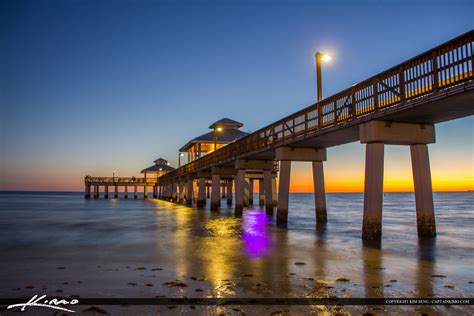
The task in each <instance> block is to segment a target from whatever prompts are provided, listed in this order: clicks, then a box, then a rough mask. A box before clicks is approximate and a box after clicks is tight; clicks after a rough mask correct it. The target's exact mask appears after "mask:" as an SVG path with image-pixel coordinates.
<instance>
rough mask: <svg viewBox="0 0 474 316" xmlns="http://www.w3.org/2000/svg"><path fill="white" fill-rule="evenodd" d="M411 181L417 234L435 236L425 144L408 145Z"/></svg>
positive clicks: (431, 192) (429, 174)
mask: <svg viewBox="0 0 474 316" xmlns="http://www.w3.org/2000/svg"><path fill="white" fill-rule="evenodd" d="M410 152H411V163H412V169H413V182H414V184H415V200H416V221H417V228H418V236H420V237H434V236H436V223H435V213H434V204H433V189H432V186H431V171H430V158H429V155H428V146H426V144H416V145H411V146H410Z"/></svg>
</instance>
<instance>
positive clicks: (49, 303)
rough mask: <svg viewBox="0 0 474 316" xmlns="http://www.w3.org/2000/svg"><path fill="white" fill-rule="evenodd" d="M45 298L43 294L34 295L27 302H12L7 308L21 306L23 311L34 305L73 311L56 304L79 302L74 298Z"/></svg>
mask: <svg viewBox="0 0 474 316" xmlns="http://www.w3.org/2000/svg"><path fill="white" fill-rule="evenodd" d="M45 298H46V295H43V296H38V295H35V296H33V297H32V298H31V299H30V300H29V301H28V302H26V303H21V304H13V305H10V306H8V307H7V309H11V308H15V307H21V311H22V312H23V311H25V309H26V308H27V307H29V306H36V307H47V308H51V309H57V310H60V311H64V312H70V313H74V311H73V310H71V309H67V308H64V307H61V306H58V305H75V304H77V303H79V301H78V300H76V299H73V300H71V301H67V300H65V299H61V300H58V299H57V298H53V299H51V300H46V299H45Z"/></svg>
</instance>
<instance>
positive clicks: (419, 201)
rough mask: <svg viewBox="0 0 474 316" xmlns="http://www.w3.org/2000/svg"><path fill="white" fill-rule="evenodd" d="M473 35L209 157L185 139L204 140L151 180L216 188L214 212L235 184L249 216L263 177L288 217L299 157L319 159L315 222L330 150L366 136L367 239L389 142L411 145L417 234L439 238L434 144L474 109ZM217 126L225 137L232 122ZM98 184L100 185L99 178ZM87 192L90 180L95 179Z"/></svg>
mask: <svg viewBox="0 0 474 316" xmlns="http://www.w3.org/2000/svg"><path fill="white" fill-rule="evenodd" d="M473 39H474V31H473V30H471V31H469V32H467V33H465V34H463V35H461V36H459V37H457V38H454V39H452V40H450V41H448V42H446V43H444V44H442V45H439V46H437V47H435V48H433V49H431V50H429V51H426V52H424V53H422V54H420V55H418V56H415V57H413V58H411V59H409V60H407V61H405V62H403V63H401V64H399V65H396V66H394V67H391V68H389V69H388V70H386V71H384V72H382V73H379V74H377V75H375V76H373V77H371V78H369V79H367V80H364V81H362V82H360V83H358V84H355V85H352V86H351V87H349V88H347V89H345V90H343V91H341V92H339V93H337V94H335V95H333V96H330V97H328V98H325V99H323V100H321V101H319V102H317V103H315V104H312V105H310V106H308V107H306V108H304V109H302V110H299V111H297V112H296V113H294V114H292V115H289V116H287V117H285V118H282V119H281V120H279V121H277V122H274V123H273V124H270V125H268V126H265V127H263V128H261V129H259V130H257V131H255V132H253V133H251V134H248V135H245V136H243V137H242V138H239V139H237V140H235V141H232V142H230V143H228V144H226V145H225V146H221V147H216V145H215V144H216V140H214V148H215V150H209V151H208V152H207V154H206V155H204V156H202V157H201V156H200V155H201V151H202V149H201V148H202V146H200V145H199V144H198V145H197V146H194V144H193V145H192V147H190V146H186V147H184V149H187V150H189V149H188V148H195V147H197V148H198V154H197V155H193V159H192V160H191V161H188V163H187V164H185V165H184V166H180V167H179V168H177V169H176V170H172V171H169V172H167V173H165V174H163V175H161V176H159V177H157V178H156V179H154V180H153V181H154V182H153V183H150V185H153V187H154V188H157V189H154V192H155V191H157V192H158V194H157V196H158V197H161V198H164V199H167V200H171V201H176V202H179V203H186V204H188V205H191V204H193V203H196V205H197V206H198V207H202V206H203V205H205V203H206V198H205V196H206V194H207V196H209V187H210V188H211V190H210V191H211V192H210V193H211V194H210V199H211V201H210V204H211V205H210V208H211V210H213V211H215V210H217V209H218V208H219V206H220V203H221V197H222V195H221V193H223V194H224V195H225V192H228V193H231V192H232V190H233V189H235V215H236V216H240V215H241V214H242V210H243V208H244V207H245V206H247V205H250V203H251V202H252V203H253V201H251V198H250V196H253V194H251V192H252V193H253V184H254V182H255V181H259V184H260V185H259V188H260V191H259V204H260V205H262V204H264V205H265V209H266V212H267V214H272V213H273V211H274V208H275V207H276V208H277V214H276V221H277V223H278V224H283V225H284V224H286V222H287V219H288V204H289V184H290V175H291V162H292V161H307V162H311V163H312V167H313V180H314V196H315V215H316V221H317V223H318V224H324V223H326V221H327V209H326V198H325V196H326V193H325V188H324V167H323V163H324V161H326V160H327V154H326V151H327V148H330V147H333V146H339V145H343V144H347V143H351V142H360V143H361V144H363V145H364V146H365V148H366V166H365V188H364V208H363V212H364V214H363V226H362V238H363V239H366V240H377V239H380V238H381V234H382V205H383V163H384V148H385V145H401V146H410V153H411V160H412V169H413V179H414V184H415V199H416V214H417V228H418V235H419V236H424V237H433V236H435V235H436V225H435V213H434V204H433V193H432V187H431V172H430V164H429V155H428V146H427V145H428V144H433V143H435V142H436V138H435V124H436V123H439V122H445V121H449V120H453V119H458V118H462V117H466V116H470V115H473V114H474V75H473V73H474V67H473V66H474V56H473V51H474V42H473ZM212 126H213V128H214V133H213V135H215V139H217V137H218V135H219V131H222V130H223V129H224V128H225V126H219V125H218V124H217V125H216V124H213V125H211V127H212ZM461 136H462V135H461ZM193 150H194V149H193ZM277 175H278V176H279V188H278V195H277V194H276V191H277V190H276V181H275V177H276V176H277ZM135 181H137V179H135ZM143 181H144V180H143ZM146 181H148V180H146ZM106 182H107V183H110V182H108V181H106ZM86 183H88V182H87V181H86ZM89 183H91V184H92V183H93V185H94V188H95V191H94V192H96V191H97V187H98V185H100V184H99V182H89ZM115 183H116V182H112V184H110V185H116V184H115ZM132 183H133V182H132ZM137 183H140V184H139V185H142V186H144V187H145V188H146V186H147V185H148V182H146V183H145V182H140V181H137ZM124 185H125V184H124ZM131 185H133V184H131ZM137 185H138V184H137ZM87 190H89V191H87ZM87 192H89V193H87ZM87 195H89V196H90V186H89V187H87V184H86V196H87ZM227 196H228V197H230V198H231V196H232V195H231V194H227ZM230 202H231V203H232V201H230Z"/></svg>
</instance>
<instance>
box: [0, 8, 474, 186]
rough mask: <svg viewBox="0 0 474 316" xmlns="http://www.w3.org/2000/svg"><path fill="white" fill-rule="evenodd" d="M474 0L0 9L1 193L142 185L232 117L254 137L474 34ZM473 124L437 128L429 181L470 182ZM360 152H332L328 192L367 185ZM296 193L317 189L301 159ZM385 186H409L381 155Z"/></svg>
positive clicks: (399, 163) (391, 158) (393, 155)
mask: <svg viewBox="0 0 474 316" xmlns="http://www.w3.org/2000/svg"><path fill="white" fill-rule="evenodd" d="M472 12H474V2H473V1H472V0H468V1H420V2H417V1H400V2H390V1H324V2H322V1H321V2H319V1H263V0H260V1H258V0H257V1H199V0H195V1H113V2H112V1H95V0H94V1H85V0H84V1H78V0H69V1H41V0H39V1H21V0H20V1H17V0H15V1H13V0H12V1H8V0H7V1H5V0H4V1H1V2H0V54H1V55H0V106H1V112H0V114H1V116H0V125H1V126H0V131H1V135H0V136H1V138H0V145H1V148H0V149H1V157H0V158H1V159H0V190H51V191H81V190H83V176H84V175H85V174H91V175H96V176H111V175H112V170H116V175H117V176H133V175H134V176H138V175H139V171H140V170H141V169H143V168H145V167H148V166H149V165H151V164H152V162H153V160H154V159H156V158H158V157H163V158H165V159H167V160H169V161H170V162H171V164H172V165H174V166H176V165H177V164H178V149H179V148H180V147H181V146H182V145H183V144H185V143H186V142H187V141H188V140H189V139H191V138H194V137H196V136H198V135H201V134H203V133H206V132H207V131H208V126H209V125H210V124H211V123H212V122H214V121H216V120H218V119H220V118H222V117H229V118H232V119H234V120H237V121H240V122H242V123H244V124H245V125H244V127H243V128H242V129H243V130H244V131H254V130H256V129H258V128H261V127H263V126H265V125H267V124H270V123H272V122H274V121H276V120H278V119H280V118H282V117H283V116H285V115H288V114H291V113H293V112H295V111H297V110H299V109H301V108H303V107H306V106H308V105H310V104H312V103H314V102H315V71H314V53H315V51H317V50H321V51H327V52H330V53H331V54H332V56H333V60H332V61H331V63H329V64H327V65H324V69H323V78H324V79H323V95H324V96H330V95H332V94H334V93H336V92H338V91H340V90H343V89H345V88H347V87H349V86H351V85H352V84H354V83H357V82H359V81H362V80H364V79H366V78H368V77H370V76H372V75H374V74H376V73H378V72H381V71H383V70H385V69H387V68H389V67H391V66H393V65H396V64H398V63H400V62H402V61H403V60H405V59H408V58H410V57H412V56H415V55H416V54H418V53H421V52H423V51H425V50H428V49H430V48H432V47H434V46H436V45H438V44H441V43H443V42H445V41H447V40H449V39H451V38H453V37H456V36H457V35H460V34H462V33H464V32H467V31H469V30H471V29H473V28H474V19H473V18H472ZM473 124H474V119H473V117H468V118H463V119H459V120H455V121H451V122H445V123H441V124H438V125H437V126H436V138H437V140H436V143H435V144H432V145H429V151H430V159H431V160H430V163H431V172H432V181H433V188H434V190H437V191H446V190H449V191H453V190H467V189H474V171H473V157H474V146H473V139H474V133H473ZM364 160H365V150H364V145H362V144H360V143H351V144H346V145H343V146H338V147H334V148H330V149H328V161H327V162H325V170H324V171H325V181H326V189H327V191H329V192H341V191H351V192H355V191H362V190H363V183H364ZM290 188H291V190H292V192H309V191H311V190H312V178H311V166H310V164H308V163H293V165H292V178H291V187H290ZM384 189H385V191H412V190H413V180H412V173H411V163H410V155H409V148H408V147H407V146H386V156H385V179H384Z"/></svg>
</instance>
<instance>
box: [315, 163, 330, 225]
mask: <svg viewBox="0 0 474 316" xmlns="http://www.w3.org/2000/svg"><path fill="white" fill-rule="evenodd" d="M313 190H314V206H315V209H316V223H318V224H325V223H327V221H328V214H327V210H326V189H325V187H324V167H323V162H322V161H313Z"/></svg>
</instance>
